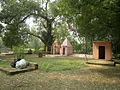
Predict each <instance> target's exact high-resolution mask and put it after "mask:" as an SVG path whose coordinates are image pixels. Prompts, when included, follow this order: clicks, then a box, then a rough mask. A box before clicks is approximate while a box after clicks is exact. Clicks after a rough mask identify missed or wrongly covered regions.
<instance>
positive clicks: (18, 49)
mask: <svg viewBox="0 0 120 90" xmlns="http://www.w3.org/2000/svg"><path fill="white" fill-rule="evenodd" d="M13 51H14V53H15V58H24V57H25V53H24V51H25V48H24V46H20V47H14V48H13Z"/></svg>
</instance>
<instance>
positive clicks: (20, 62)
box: [15, 59, 28, 69]
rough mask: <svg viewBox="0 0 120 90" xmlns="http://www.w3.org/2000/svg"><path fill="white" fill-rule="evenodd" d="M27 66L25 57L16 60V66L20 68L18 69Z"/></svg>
mask: <svg viewBox="0 0 120 90" xmlns="http://www.w3.org/2000/svg"><path fill="white" fill-rule="evenodd" d="M27 66H28V61H26V60H25V59H21V60H20V61H17V62H16V66H15V67H16V68H20V69H23V68H26V67H27Z"/></svg>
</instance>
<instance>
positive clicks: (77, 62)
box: [0, 55, 86, 72]
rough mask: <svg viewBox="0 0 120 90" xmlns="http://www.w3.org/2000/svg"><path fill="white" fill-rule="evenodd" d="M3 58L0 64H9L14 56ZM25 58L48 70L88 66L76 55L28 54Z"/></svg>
mask: <svg viewBox="0 0 120 90" xmlns="http://www.w3.org/2000/svg"><path fill="white" fill-rule="evenodd" d="M1 58H2V59H3V60H2V61H0V66H9V65H10V62H11V61H12V60H13V56H6V57H5V56H4V57H1ZM25 59H26V60H27V61H29V62H35V63H37V64H38V65H39V69H41V70H43V71H46V72H51V71H64V70H72V69H79V68H83V67H85V66H86V65H85V64H84V60H82V59H81V58H76V57H58V58H56V57H55V58H51V57H49V58H48V57H43V58H38V57H37V56H35V55H27V56H26V57H25Z"/></svg>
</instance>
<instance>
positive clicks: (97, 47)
mask: <svg viewBox="0 0 120 90" xmlns="http://www.w3.org/2000/svg"><path fill="white" fill-rule="evenodd" d="M93 58H95V59H105V60H111V59H112V47H111V42H104V41H94V42H93Z"/></svg>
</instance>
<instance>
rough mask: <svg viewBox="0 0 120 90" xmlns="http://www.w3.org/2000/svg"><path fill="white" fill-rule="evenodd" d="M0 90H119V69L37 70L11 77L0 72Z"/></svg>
mask: <svg viewBox="0 0 120 90" xmlns="http://www.w3.org/2000/svg"><path fill="white" fill-rule="evenodd" d="M0 90H120V68H118V67H107V66H94V65H93V66H90V67H85V68H83V69H77V70H68V71H61V72H43V71H41V70H40V69H38V70H35V71H31V72H26V73H20V74H17V75H13V76H9V75H6V74H4V73H2V72H0Z"/></svg>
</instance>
